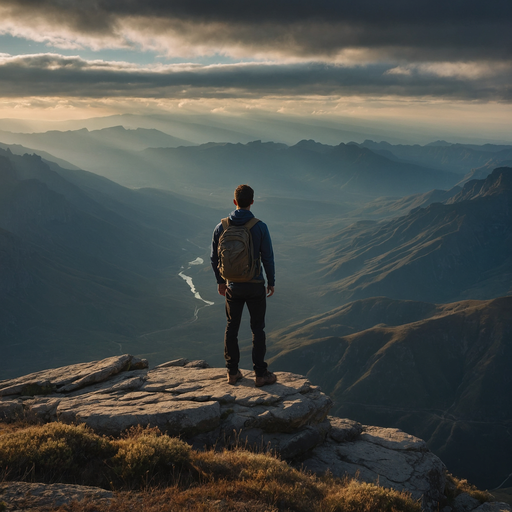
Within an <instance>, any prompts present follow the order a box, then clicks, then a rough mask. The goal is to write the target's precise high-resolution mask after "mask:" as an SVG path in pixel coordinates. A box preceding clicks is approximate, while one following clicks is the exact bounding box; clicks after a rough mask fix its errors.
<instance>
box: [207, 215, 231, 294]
mask: <svg viewBox="0 0 512 512" xmlns="http://www.w3.org/2000/svg"><path fill="white" fill-rule="evenodd" d="M221 230H222V223H221V224H218V225H217V227H216V228H215V229H214V231H213V236H212V250H211V253H210V262H211V264H212V269H213V272H214V274H215V279H216V280H217V291H218V292H219V294H220V295H226V288H227V285H226V281H224V279H222V276H221V275H220V273H219V268H218V266H219V255H218V253H217V249H218V247H219V236H220V233H221Z"/></svg>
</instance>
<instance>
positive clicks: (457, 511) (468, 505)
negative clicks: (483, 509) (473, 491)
mask: <svg viewBox="0 0 512 512" xmlns="http://www.w3.org/2000/svg"><path fill="white" fill-rule="evenodd" d="M478 506H480V502H479V501H478V500H477V499H475V498H473V497H472V496H471V495H470V494H468V493H467V492H463V493H461V494H459V495H458V496H457V497H456V498H455V499H454V500H453V507H452V508H453V512H471V510H474V509H475V508H477V507H478Z"/></svg>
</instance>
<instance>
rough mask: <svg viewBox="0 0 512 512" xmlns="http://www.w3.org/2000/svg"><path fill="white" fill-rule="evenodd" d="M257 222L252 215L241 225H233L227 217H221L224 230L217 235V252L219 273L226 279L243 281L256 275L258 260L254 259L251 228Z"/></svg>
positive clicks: (249, 279)
mask: <svg viewBox="0 0 512 512" xmlns="http://www.w3.org/2000/svg"><path fill="white" fill-rule="evenodd" d="M258 222H259V220H258V219H256V218H255V217H253V218H252V219H251V220H249V221H248V222H247V223H245V224H244V225H243V226H235V225H233V224H232V223H231V221H230V220H229V218H228V217H226V218H225V219H222V227H223V228H224V231H223V232H222V233H221V234H220V237H219V245H218V248H217V254H218V257H219V264H218V269H219V273H220V275H221V276H222V278H223V279H225V280H226V281H231V282H233V283H245V282H249V281H252V280H253V279H254V278H255V277H257V273H259V269H260V260H259V258H258V259H257V260H255V259H254V249H253V243H252V235H251V228H252V227H253V226H254V225H255V224H256V223H258Z"/></svg>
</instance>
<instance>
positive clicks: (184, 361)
mask: <svg viewBox="0 0 512 512" xmlns="http://www.w3.org/2000/svg"><path fill="white" fill-rule="evenodd" d="M189 362H190V361H189V360H188V359H185V358H184V357H182V358H180V359H173V360H172V361H167V363H162V364H159V365H158V366H155V368H154V369H155V370H156V369H158V368H169V367H170V366H185V365H186V364H188V363H189Z"/></svg>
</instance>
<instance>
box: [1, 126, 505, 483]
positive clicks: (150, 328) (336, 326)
mask: <svg viewBox="0 0 512 512" xmlns="http://www.w3.org/2000/svg"><path fill="white" fill-rule="evenodd" d="M0 142H1V143H2V144H1V145H0V148H1V149H0V260H1V266H0V306H1V308H0V337H1V340H2V351H3V354H4V362H5V363H4V365H3V367H2V369H1V375H0V379H7V378H13V377H16V376H19V375H23V374H27V373H29V372H32V371H37V370H40V369H44V368H50V367H55V366H64V365H67V364H72V363H77V362H81V361H86V360H93V359H100V358H105V357H109V356H111V355H118V354H120V353H132V354H135V355H137V356H138V357H145V358H148V359H149V360H150V361H151V362H152V364H159V363H162V362H164V361H168V360H170V359H177V358H180V357H186V358H187V359H189V360H193V359H204V360H207V361H208V362H209V363H210V364H211V365H212V366H218V367H222V366H223V365H224V361H223V341H222V339H223V332H224V327H225V318H224V303H223V300H222V298H221V297H220V296H219V295H217V293H216V286H215V280H214V277H213V273H212V270H211V267H210V263H209V258H210V243H211V235H212V230H213V228H214V226H215V225H216V224H217V223H218V222H219V220H220V219H221V218H222V217H223V216H225V215H227V214H228V213H229V211H231V209H232V207H231V205H232V192H233V189H234V187H235V186H236V185H237V184H239V183H243V182H248V183H250V184H251V185H252V186H253V187H254V188H255V190H256V198H255V203H254V207H253V210H252V211H253V212H254V214H255V215H256V216H257V217H258V218H261V219H262V220H264V221H265V222H266V223H267V224H268V226H269V229H270V232H271V236H272V240H273V245H274V250H275V255H276V266H277V281H276V293H275V295H274V296H273V297H272V298H270V299H269V302H268V313H267V334H268V355H269V357H270V358H271V368H272V369H275V370H279V371H290V372H295V373H300V374H304V375H307V376H308V378H309V379H310V380H311V382H312V383H314V384H317V385H320V386H322V388H323V390H324V391H325V392H327V393H329V394H330V395H331V397H332V398H333V399H334V401H335V413H336V414H337V415H339V416H343V417H350V418H352V419H354V420H357V421H361V422H363V423H369V424H375V425H381V426H394V427H399V428H402V429H404V430H405V431H407V432H410V433H412V434H414V435H417V436H419V437H421V438H424V439H425V440H427V442H428V444H429V447H430V448H431V449H432V450H433V451H434V452H435V453H437V454H438V455H440V456H441V458H442V459H443V461H445V463H446V464H447V465H448V466H449V467H450V468H451V469H452V471H454V472H456V473H457V474H458V475H459V476H462V477H467V478H469V479H470V480H471V481H472V482H474V483H477V484H478V485H480V486H483V487H495V486H498V485H499V483H501V482H502V481H504V480H505V478H506V476H507V475H508V474H509V473H510V467H509V465H508V464H509V463H508V459H507V456H506V454H507V453H509V451H510V449H512V446H511V445H510V443H509V439H510V435H509V430H510V428H512V425H511V424H510V421H511V418H512V408H511V407H512V405H511V404H512V393H511V392H510V391H509V390H510V389H512V388H511V387H510V377H509V371H508V368H509V367H510V364H511V363H512V361H510V354H511V352H510V348H511V345H510V340H511V339H512V337H511V332H512V325H511V324H510V322H511V320H512V316H511V313H510V311H511V307H512V305H511V304H510V296H511V295H512V257H511V254H512V252H511V251H510V248H511V247H512V222H511V218H510V215H511V213H510V212H511V201H512V186H511V183H512V169H511V168H510V167H507V163H508V162H509V160H510V154H511V151H512V147H511V146H496V147H489V146H476V145H461V144H449V143H440V142H438V143H433V144H432V145H426V146H405V145H393V144H389V143H384V142H381V143H373V142H372V141H366V142H365V143H360V144H356V143H349V142H348V141H347V142H346V143H339V144H337V145H328V144H321V143H318V142H315V141H312V140H302V141H300V142H298V143H295V144H291V145H287V144H284V143H281V142H280V143H274V142H262V141H241V142H236V141H233V140H231V141H230V142H228V143H224V142H214V143H206V144H204V143H203V144H198V143H197V139H196V141H194V140H193V137H191V138H190V140H186V139H180V138H178V137H173V136H172V135H169V134H166V133H164V132H160V131H157V130H154V129H153V130H150V129H142V128H141V129H137V130H134V129H125V128H122V127H107V128H104V129H101V130H96V131H91V132H89V131H87V130H77V131H73V132H58V131H53V132H47V133H43V134H19V133H18V134H17V133H11V132H2V133H0ZM247 324H248V322H246V321H245V322H243V327H242V329H241V332H240V345H241V352H242V366H243V367H244V368H250V367H251V365H252V364H251V357H250V352H251V341H250V339H251V334H250V331H249V328H248V325H247ZM469 446H471V447H472V450H471V452H468V447H469ZM500 479H501V480H500Z"/></svg>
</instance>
